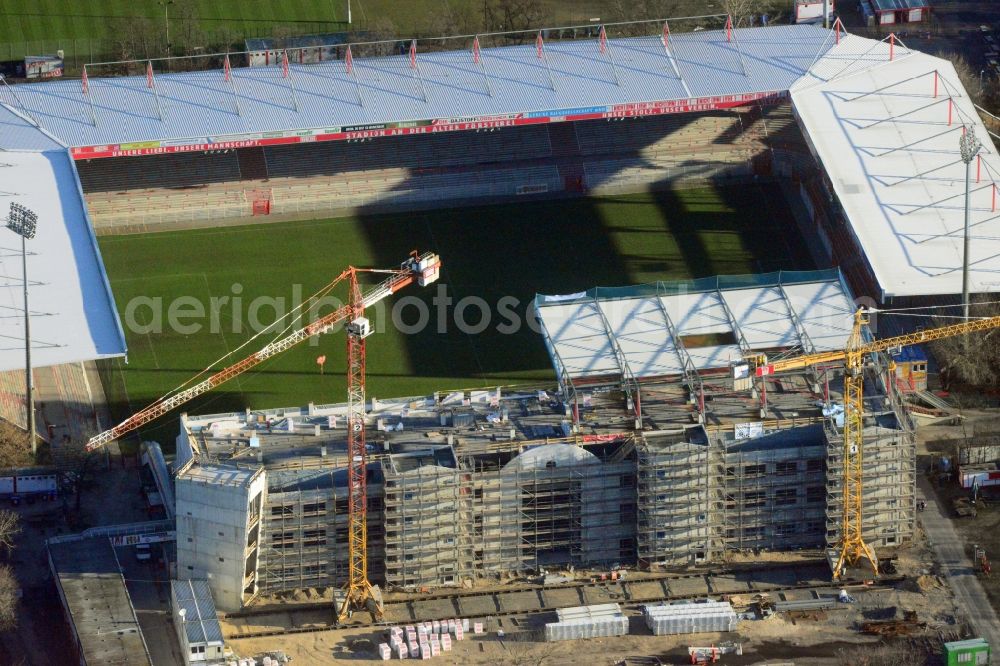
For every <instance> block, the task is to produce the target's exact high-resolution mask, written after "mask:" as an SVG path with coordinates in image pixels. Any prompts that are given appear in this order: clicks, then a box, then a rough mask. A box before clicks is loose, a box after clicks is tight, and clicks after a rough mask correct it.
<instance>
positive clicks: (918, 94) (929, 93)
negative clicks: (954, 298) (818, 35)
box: [791, 38, 1000, 300]
mask: <svg viewBox="0 0 1000 666" xmlns="http://www.w3.org/2000/svg"><path fill="white" fill-rule="evenodd" d="M857 39H858V38H851V40H850V41H851V42H854V41H856V40H857ZM862 42H863V43H866V44H867V45H868V48H869V49H870V51H869V52H868V53H867V54H866V55H865V60H866V61H867V62H870V66H869V67H866V68H864V69H863V70H861V71H857V70H851V71H847V72H844V73H837V71H836V67H835V61H836V59H837V58H838V55H839V53H838V51H839V49H840V47H835V48H834V49H832V50H831V51H830V52H829V53H828V55H827V56H826V57H825V58H824V61H825V62H824V63H823V64H824V71H823V72H820V73H821V74H822V75H823V76H824V78H819V77H816V76H812V75H810V76H806V77H803V78H802V79H800V80H799V81H798V82H797V83H796V84H795V85H794V86H792V90H791V94H792V103H793V105H794V108H795V112H796V115H797V116H798V118H799V122H800V123H801V125H802V128H803V134H804V135H805V136H806V140H807V141H808V142H809V143H810V145H811V147H812V149H813V152H814V154H815V156H816V157H817V159H818V160H819V161H820V163H821V164H822V166H823V168H824V170H825V171H826V173H827V175H828V176H829V181H830V183H831V184H832V186H833V190H834V192H835V193H836V195H837V199H838V200H839V201H840V204H841V205H842V207H843V209H844V212H845V213H846V215H845V217H846V218H847V220H849V222H850V225H851V229H852V230H853V233H854V235H855V237H856V238H857V240H858V241H859V243H860V245H861V247H863V248H864V249H865V254H866V257H867V261H868V264H869V266H870V267H871V269H872V272H873V273H874V275H875V277H876V279H877V280H878V283H879V285H880V286H881V288H882V292H883V293H882V294H866V295H868V296H872V297H874V298H876V299H878V300H884V299H885V298H887V297H894V296H914V295H938V294H956V293H961V291H962V256H963V233H964V232H963V229H964V210H963V209H964V201H965V198H964V196H963V195H964V192H965V165H964V164H963V163H962V162H961V159H960V155H959V138H960V137H961V135H962V133H963V131H964V130H963V127H966V126H967V127H971V128H972V129H973V130H974V131H975V133H976V135H977V136H978V137H979V138H980V139H981V140H982V141H983V148H982V151H981V156H982V158H981V164H980V163H977V162H973V164H972V180H973V182H972V186H971V190H972V203H971V207H972V220H971V227H970V228H971V230H970V236H971V238H972V244H971V245H972V249H971V252H970V261H969V263H970V271H969V280H970V291H972V292H995V291H1000V229H998V228H997V227H998V220H1000V212H998V210H997V208H998V207H1000V200H998V201H996V204H994V183H995V181H996V179H998V178H1000V159H998V157H997V151H996V149H995V148H994V146H993V143H992V141H990V138H989V135H988V133H987V130H986V127H985V126H984V125H983V122H982V120H981V119H980V117H979V115H978V113H977V112H976V109H975V108H974V107H973V104H972V101H971V100H970V99H969V97H968V95H967V94H966V92H965V90H964V88H963V87H962V85H961V83H960V82H959V80H958V76H957V74H956V73H955V68H954V67H953V66H952V64H951V63H950V62H948V61H947V60H942V59H940V58H935V57H933V56H929V55H926V54H924V53H920V52H917V51H905V50H902V49H900V48H899V46H898V45H897V47H896V49H895V53H894V54H893V55H894V58H893V60H891V61H890V60H889V57H888V56H889V48H890V46H889V44H886V43H878V42H871V41H870V40H862ZM843 46H844V48H847V46H848V45H846V44H844V45H843ZM826 77H830V78H829V79H828V80H826ZM935 89H936V95H935ZM949 107H950V109H949ZM949 115H950V118H951V120H950V123H949ZM977 171H978V173H979V178H978V179H977Z"/></svg>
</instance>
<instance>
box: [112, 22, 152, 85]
mask: <svg viewBox="0 0 1000 666" xmlns="http://www.w3.org/2000/svg"><path fill="white" fill-rule="evenodd" d="M108 34H109V35H110V37H109V38H108V39H107V41H106V43H105V50H106V51H107V52H108V53H111V54H112V57H113V58H114V59H115V60H117V61H122V62H124V61H131V60H146V59H148V58H159V57H162V56H163V55H164V53H166V44H167V42H166V31H165V26H164V25H163V24H162V23H158V22H156V21H154V20H153V19H150V18H146V17H144V16H130V17H128V18H120V19H116V20H115V21H114V22H113V24H112V28H111V30H110V31H109V32H108ZM141 70H142V67H141V66H132V67H129V66H128V65H127V64H123V65H120V66H119V67H117V68H116V70H115V72H113V73H116V74H123V75H127V74H136V73H138V72H139V71H141Z"/></svg>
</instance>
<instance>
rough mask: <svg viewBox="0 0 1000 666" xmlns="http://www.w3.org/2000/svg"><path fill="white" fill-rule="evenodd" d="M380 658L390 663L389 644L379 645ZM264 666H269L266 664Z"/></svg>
mask: <svg viewBox="0 0 1000 666" xmlns="http://www.w3.org/2000/svg"><path fill="white" fill-rule="evenodd" d="M378 656H379V657H381V658H382V661H389V657H391V656H392V648H390V647H389V644H388V643H379V644H378ZM264 666H269V665H268V664H264Z"/></svg>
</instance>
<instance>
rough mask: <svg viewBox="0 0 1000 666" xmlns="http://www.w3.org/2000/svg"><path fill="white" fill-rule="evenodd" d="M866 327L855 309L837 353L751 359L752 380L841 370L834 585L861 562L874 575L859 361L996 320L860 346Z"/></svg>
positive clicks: (997, 321)
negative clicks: (832, 367) (867, 535)
mask: <svg viewBox="0 0 1000 666" xmlns="http://www.w3.org/2000/svg"><path fill="white" fill-rule="evenodd" d="M867 324H868V314H867V312H866V311H865V310H864V309H859V310H858V311H857V312H856V313H855V314H854V325H853V327H852V329H851V335H850V337H849V338H848V340H847V345H846V348H845V349H843V350H836V351H826V352H819V353H815V354H805V355H803V356H796V357H792V358H788V359H782V360H780V361H775V362H773V363H768V362H767V357H766V356H764V355H758V356H756V357H752V358H751V360H752V361H754V362H756V363H757V367H756V369H755V374H756V375H757V376H758V377H764V376H766V375H770V374H773V373H776V372H782V371H785V370H797V369H801V368H806V367H809V366H814V365H821V364H843V366H844V450H843V461H842V472H843V498H842V500H841V501H842V508H843V517H842V519H841V526H840V537H839V540H838V543H837V561H836V564H835V565H834V566H833V577H834V579H839V578H840V577H841V574H842V572H843V571H844V568H845V567H846V566H854V565H856V564H857V563H858V562H860V561H862V560H866V561H867V562H868V564H869V565H870V566H871V567H872V570H873V571H874V573H875V575H878V559H877V558H876V557H875V551H874V550H873V549H872V547H871V545H869V544H867V543H865V540H864V537H863V536H862V533H863V529H864V521H863V518H864V510H863V506H862V502H863V493H864V484H863V480H862V472H863V462H864V432H863V429H864V383H865V382H864V365H865V359H866V358H867V357H868V355H869V354H874V353H877V352H881V351H888V350H890V349H896V348H902V347H905V346H908V345H915V344H921V343H924V342H931V341H933V340H940V339H942V338H949V337H953V336H957V335H966V334H969V333H975V332H979V331H988V330H993V329H996V328H1000V317H986V318H983V319H975V320H972V321H966V322H963V323H960V324H952V325H950V326H942V327H940V328H932V329H928V330H923V331H917V332H915V333H908V334H906V335H899V336H895V337H891V338H883V339H881V340H874V341H868V342H866V341H865V339H864V334H863V330H864V327H865V326H866V325H867Z"/></svg>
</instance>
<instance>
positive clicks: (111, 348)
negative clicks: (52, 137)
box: [0, 146, 125, 371]
mask: <svg viewBox="0 0 1000 666" xmlns="http://www.w3.org/2000/svg"><path fill="white" fill-rule="evenodd" d="M40 147H43V146H40ZM11 202H17V203H19V204H22V205H24V206H26V207H27V208H29V209H31V210H33V211H34V212H35V213H37V214H38V233H37V236H36V237H35V238H34V239H32V240H29V241H27V251H28V259H27V262H28V284H29V299H30V300H29V307H30V311H31V347H32V357H31V358H32V364H33V365H35V366H36V367H42V366H47V365H58V364H61V363H70V362H76V361H86V360H92V359H96V358H105V357H109V356H121V355H123V354H124V353H125V339H124V336H123V334H122V329H121V325H120V323H119V321H118V314H117V311H116V310H115V306H114V301H113V299H112V297H111V291H110V288H109V286H108V282H107V276H106V275H105V274H104V265H103V263H102V262H101V258H100V253H99V251H98V248H97V242H96V240H95V238H94V236H93V232H92V230H91V228H90V223H89V221H88V219H87V213H86V210H85V208H84V205H83V195H82V193H81V191H80V186H79V182H78V180H77V177H76V169H75V167H74V165H73V161H72V160H71V159H70V157H69V155H68V154H67V152H66V150H65V149H60V150H50V151H46V152H20V151H3V152H0V219H2V218H5V217H6V215H7V210H8V208H9V207H10V203H11ZM0 276H2V278H3V280H2V284H0V311H2V312H3V314H2V316H0V371H2V370H13V369H16V368H23V367H24V320H23V313H24V302H23V295H22V291H21V285H22V284H23V282H22V279H21V244H20V242H19V237H18V236H17V235H15V234H14V232H12V231H8V230H7V229H3V228H0Z"/></svg>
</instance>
